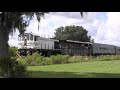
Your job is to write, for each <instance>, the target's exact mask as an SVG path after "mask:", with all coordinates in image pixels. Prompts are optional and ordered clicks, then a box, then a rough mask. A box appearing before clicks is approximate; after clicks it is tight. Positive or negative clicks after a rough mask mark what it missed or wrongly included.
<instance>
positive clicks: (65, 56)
mask: <svg viewBox="0 0 120 90" xmlns="http://www.w3.org/2000/svg"><path fill="white" fill-rule="evenodd" d="M69 58H71V56H70V55H63V56H62V63H69V62H68V59H69Z"/></svg>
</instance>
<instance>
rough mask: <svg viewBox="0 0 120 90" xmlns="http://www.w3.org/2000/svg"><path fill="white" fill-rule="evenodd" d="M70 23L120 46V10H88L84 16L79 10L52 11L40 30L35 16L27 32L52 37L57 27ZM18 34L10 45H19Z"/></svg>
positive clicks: (101, 39) (96, 38)
mask: <svg viewBox="0 0 120 90" xmlns="http://www.w3.org/2000/svg"><path fill="white" fill-rule="evenodd" d="M69 25H79V26H83V27H84V28H85V29H86V30H87V31H88V34H89V35H90V36H91V37H92V38H93V39H94V40H95V42H97V43H104V44H111V45H117V46H120V12H88V13H87V14H84V17H83V18H82V17H81V16H80V13H79V12H51V13H49V14H46V15H45V19H43V18H42V19H41V22H40V28H39V30H38V22H37V21H36V18H35V19H33V20H32V21H31V23H30V25H29V26H28V27H27V28H26V29H27V31H26V32H32V33H35V34H38V35H40V36H41V35H42V36H44V35H45V36H46V37H48V36H49V37H52V36H54V32H55V29H56V28H58V27H60V26H69ZM18 34H19V32H18V31H17V32H15V33H14V35H13V36H10V39H9V44H10V45H14V46H17V45H18Z"/></svg>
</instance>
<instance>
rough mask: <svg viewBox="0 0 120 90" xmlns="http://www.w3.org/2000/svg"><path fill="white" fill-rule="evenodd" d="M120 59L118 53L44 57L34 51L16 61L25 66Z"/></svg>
mask: <svg viewBox="0 0 120 90" xmlns="http://www.w3.org/2000/svg"><path fill="white" fill-rule="evenodd" d="M109 60H120V55H101V56H70V55H60V54H57V55H52V56H50V57H44V56H42V55H41V54H40V53H38V52H35V53H34V54H32V55H27V56H26V57H21V58H19V59H18V61H20V62H22V63H23V64H25V65H27V66H34V65H38V66H39V65H51V64H64V63H77V62H90V61H109Z"/></svg>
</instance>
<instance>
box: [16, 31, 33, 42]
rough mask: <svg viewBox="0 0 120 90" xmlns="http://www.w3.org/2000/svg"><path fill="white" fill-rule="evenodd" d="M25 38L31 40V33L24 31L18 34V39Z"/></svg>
mask: <svg viewBox="0 0 120 90" xmlns="http://www.w3.org/2000/svg"><path fill="white" fill-rule="evenodd" d="M25 39H26V40H31V41H33V35H32V34H29V33H25V34H24V35H22V34H20V35H18V40H19V41H24V40H25Z"/></svg>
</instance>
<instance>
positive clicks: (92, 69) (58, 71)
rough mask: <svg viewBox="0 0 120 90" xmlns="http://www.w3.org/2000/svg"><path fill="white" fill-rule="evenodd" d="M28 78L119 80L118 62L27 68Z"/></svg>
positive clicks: (119, 61) (119, 64) (119, 67)
mask: <svg viewBox="0 0 120 90" xmlns="http://www.w3.org/2000/svg"><path fill="white" fill-rule="evenodd" d="M28 72H29V77H30V78H120V60H112V61H93V62H81V63H71V64H57V65H47V66H29V67H28Z"/></svg>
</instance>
